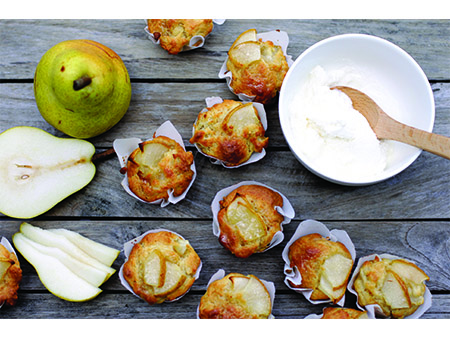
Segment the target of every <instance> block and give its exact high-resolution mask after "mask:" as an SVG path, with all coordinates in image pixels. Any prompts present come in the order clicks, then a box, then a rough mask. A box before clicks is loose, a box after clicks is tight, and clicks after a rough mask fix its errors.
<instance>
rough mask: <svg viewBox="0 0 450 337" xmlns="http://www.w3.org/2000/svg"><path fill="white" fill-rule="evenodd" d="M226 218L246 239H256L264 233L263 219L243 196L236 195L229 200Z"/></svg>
mask: <svg viewBox="0 0 450 337" xmlns="http://www.w3.org/2000/svg"><path fill="white" fill-rule="evenodd" d="M227 218H228V220H229V222H230V223H232V224H233V225H235V226H236V227H237V229H238V231H239V233H240V234H241V236H242V237H243V238H245V239H246V240H248V241H252V240H257V239H258V238H260V237H262V236H264V235H265V233H266V228H265V226H264V222H263V220H262V219H261V217H260V216H259V215H258V214H257V213H255V212H254V211H253V210H252V208H251V206H250V205H249V203H248V202H247V201H246V200H245V199H244V198H241V197H237V198H236V199H234V200H233V201H232V202H231V204H230V205H229V206H228V208H227Z"/></svg>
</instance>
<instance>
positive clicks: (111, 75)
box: [34, 40, 131, 139]
mask: <svg viewBox="0 0 450 337" xmlns="http://www.w3.org/2000/svg"><path fill="white" fill-rule="evenodd" d="M34 95H35V99H36V104H37V107H38V109H39V112H40V113H41V115H42V117H44V119H45V120H46V121H47V122H48V123H49V124H51V125H52V126H53V127H55V128H56V129H58V130H60V131H62V132H64V133H65V134H67V135H69V136H72V137H75V138H84V139H85V138H91V137H94V136H97V135H99V134H102V133H104V132H106V131H107V130H109V129H110V128H112V127H113V126H114V125H115V124H117V123H118V122H119V121H120V120H121V119H122V117H123V116H124V115H125V113H126V111H127V110H128V107H129V105H130V100H131V83H130V78H129V75H128V71H127V69H126V67H125V65H124V63H123V61H122V59H121V58H120V57H119V55H117V54H116V53H115V52H114V51H113V50H111V49H110V48H108V47H106V46H104V45H102V44H100V43H98V42H95V41H92V40H68V41H63V42H60V43H58V44H57V45H55V46H53V47H52V48H50V49H49V50H48V51H47V52H46V53H45V54H44V56H42V58H41V60H40V61H39V64H38V66H37V68H36V72H35V76H34Z"/></svg>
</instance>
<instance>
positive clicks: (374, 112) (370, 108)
mask: <svg viewBox="0 0 450 337" xmlns="http://www.w3.org/2000/svg"><path fill="white" fill-rule="evenodd" d="M331 89H337V90H339V91H342V92H343V93H344V94H346V95H347V96H348V97H350V99H351V100H352V103H353V108H354V109H355V110H358V111H359V112H360V113H361V114H362V115H363V116H364V117H366V119H367V121H368V122H369V124H370V127H371V128H372V130H373V131H374V132H375V134H376V136H377V138H378V139H391V140H396V141H399V142H402V143H406V144H409V145H413V146H415V147H418V148H421V149H424V150H426V151H428V152H431V153H434V154H437V155H438V156H441V157H444V158H447V159H450V138H448V137H444V136H441V135H436V134H433V133H430V132H426V131H423V130H420V129H416V128H413V127H411V126H408V125H405V124H402V123H400V122H398V121H396V120H395V119H393V118H391V117H389V116H388V115H387V114H386V113H385V112H384V111H383V110H382V109H381V108H380V107H379V106H378V105H377V104H376V103H375V102H374V101H373V100H372V99H371V98H370V97H369V96H367V95H366V94H364V93H362V92H361V91H359V90H356V89H353V88H350V87H344V86H336V87H333V88H331Z"/></svg>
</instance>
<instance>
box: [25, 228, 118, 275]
mask: <svg viewBox="0 0 450 337" xmlns="http://www.w3.org/2000/svg"><path fill="white" fill-rule="evenodd" d="M20 232H21V233H22V234H23V235H25V236H26V237H27V238H28V239H30V240H32V241H35V242H38V243H40V244H42V245H44V246H49V247H56V248H59V249H61V250H62V251H64V252H66V253H67V254H69V255H72V256H73V257H74V258H76V259H79V260H80V261H82V262H83V263H86V264H89V265H91V266H93V267H95V268H97V269H100V270H103V271H105V272H106V273H107V274H108V275H109V276H111V275H112V274H114V273H115V269H113V268H111V267H109V266H106V265H104V264H103V263H101V262H99V261H98V260H96V259H94V258H92V257H90V256H89V255H88V254H86V253H85V252H84V251H82V250H81V249H80V248H78V247H77V246H75V245H74V244H73V243H72V242H70V241H69V240H68V239H67V238H65V237H63V236H61V235H58V234H55V233H52V232H50V231H48V230H45V229H42V228H39V227H35V226H32V225H30V224H29V223H26V222H24V223H22V224H21V225H20Z"/></svg>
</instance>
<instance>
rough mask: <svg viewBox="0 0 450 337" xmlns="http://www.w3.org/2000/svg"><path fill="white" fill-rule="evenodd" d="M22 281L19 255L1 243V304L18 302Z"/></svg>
mask: <svg viewBox="0 0 450 337" xmlns="http://www.w3.org/2000/svg"><path fill="white" fill-rule="evenodd" d="M20 281H22V269H21V268H20V263H19V260H18V259H17V256H16V255H15V254H14V253H11V252H10V251H9V250H8V249H6V248H5V247H4V246H3V245H2V244H1V243H0V305H2V304H3V303H6V304H7V305H10V306H12V305H14V304H16V302H17V299H18V296H17V291H18V290H19V284H20Z"/></svg>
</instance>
